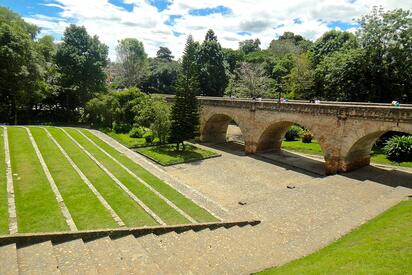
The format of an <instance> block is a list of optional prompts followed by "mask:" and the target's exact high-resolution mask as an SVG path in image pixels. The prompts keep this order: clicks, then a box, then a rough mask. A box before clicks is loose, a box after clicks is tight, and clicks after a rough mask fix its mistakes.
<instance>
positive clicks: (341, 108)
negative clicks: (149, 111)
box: [199, 97, 412, 174]
mask: <svg viewBox="0 0 412 275" xmlns="http://www.w3.org/2000/svg"><path fill="white" fill-rule="evenodd" d="M199 100H200V102H201V106H202V107H201V125H200V135H201V136H200V138H201V141H205V142H224V141H225V140H226V131H227V127H228V124H229V123H230V122H231V121H232V120H234V121H235V122H236V124H237V125H238V126H239V128H240V129H241V131H242V134H243V138H244V141H245V150H246V153H251V154H253V153H256V152H264V151H270V150H280V147H281V143H282V139H283V137H284V135H285V133H286V131H287V130H288V128H289V127H290V126H291V125H293V124H295V123H296V124H299V125H301V126H303V127H305V128H307V129H308V130H310V131H311V132H312V133H313V135H314V136H315V138H316V139H317V140H318V142H319V144H320V146H321V148H322V150H323V154H324V159H325V171H326V173H327V174H336V173H339V172H347V171H350V170H354V169H357V168H360V167H362V166H366V165H369V162H370V152H371V149H372V146H373V144H374V143H375V141H376V140H377V139H378V138H379V137H380V136H381V135H382V134H384V133H385V132H387V131H400V132H406V133H410V134H412V107H410V106H409V107H402V108H399V107H392V106H384V105H378V104H364V105H361V104H339V103H325V104H311V103H303V102H289V103H277V102H274V101H253V100H236V99H229V98H207V97H201V98H199Z"/></svg>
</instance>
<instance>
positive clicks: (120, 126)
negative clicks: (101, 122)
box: [112, 121, 132, 133]
mask: <svg viewBox="0 0 412 275" xmlns="http://www.w3.org/2000/svg"><path fill="white" fill-rule="evenodd" d="M130 128H132V127H131V126H130V125H129V124H126V123H118V122H116V121H115V122H113V124H112V130H113V131H115V132H116V133H127V132H129V131H130Z"/></svg>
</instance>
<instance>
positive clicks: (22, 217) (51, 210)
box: [8, 127, 69, 232]
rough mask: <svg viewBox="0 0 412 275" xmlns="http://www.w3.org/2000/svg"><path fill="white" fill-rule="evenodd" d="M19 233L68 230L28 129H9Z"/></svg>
mask: <svg viewBox="0 0 412 275" xmlns="http://www.w3.org/2000/svg"><path fill="white" fill-rule="evenodd" d="M8 131H9V142H10V155H11V166H12V171H13V183H14V192H15V201H16V210H17V221H18V231H19V232H49V231H67V230H68V229H69V228H68V226H67V224H66V221H65V219H64V217H63V215H62V214H61V212H60V209H59V206H58V203H57V200H56V198H55V196H54V193H53V191H52V190H51V188H50V185H49V182H48V180H47V177H46V175H45V174H44V172H43V169H42V167H41V165H40V162H39V160H38V158H37V156H36V153H35V151H34V149H33V147H32V145H31V143H30V140H29V137H28V135H27V133H26V131H25V129H23V128H20V127H8Z"/></svg>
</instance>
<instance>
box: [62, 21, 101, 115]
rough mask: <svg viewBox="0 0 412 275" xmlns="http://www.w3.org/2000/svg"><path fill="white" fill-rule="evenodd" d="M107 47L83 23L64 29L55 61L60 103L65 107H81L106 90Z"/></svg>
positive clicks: (69, 109)
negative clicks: (57, 71)
mask: <svg viewBox="0 0 412 275" xmlns="http://www.w3.org/2000/svg"><path fill="white" fill-rule="evenodd" d="M107 55H108V48H107V46H106V45H104V44H103V43H101V42H100V41H99V39H98V37H97V36H93V37H91V36H90V35H89V34H88V33H87V31H86V28H85V27H79V26H76V25H70V26H69V27H67V28H66V30H65V31H64V36H63V42H62V43H61V44H60V45H59V47H58V49H57V55H56V63H57V66H58V68H59V73H60V75H61V77H60V80H61V86H62V91H61V92H60V95H59V96H60V104H61V105H62V106H64V107H65V108H66V110H68V111H73V110H75V109H76V108H78V107H84V106H85V104H86V102H87V101H89V100H90V99H91V98H93V97H94V95H95V94H97V93H100V92H103V91H105V90H106V74H105V72H104V68H105V67H106V66H107V62H108V59H107Z"/></svg>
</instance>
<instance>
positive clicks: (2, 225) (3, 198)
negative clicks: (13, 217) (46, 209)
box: [0, 127, 9, 234]
mask: <svg viewBox="0 0 412 275" xmlns="http://www.w3.org/2000/svg"><path fill="white" fill-rule="evenodd" d="M8 232H9V214H8V208H7V179H6V162H5V159H4V142H3V127H0V234H7V233H8Z"/></svg>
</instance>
